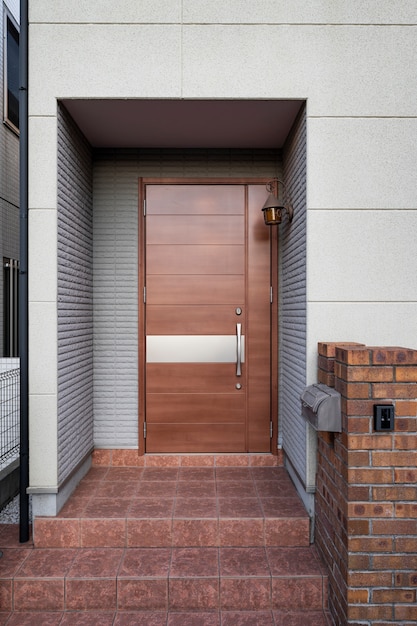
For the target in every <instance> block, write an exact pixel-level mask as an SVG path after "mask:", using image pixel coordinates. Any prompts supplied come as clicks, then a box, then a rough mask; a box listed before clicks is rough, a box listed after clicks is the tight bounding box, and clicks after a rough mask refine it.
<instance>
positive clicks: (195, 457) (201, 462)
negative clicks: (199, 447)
mask: <svg viewBox="0 0 417 626" xmlns="http://www.w3.org/2000/svg"><path fill="white" fill-rule="evenodd" d="M180 465H181V467H214V454H184V455H181V456H180Z"/></svg>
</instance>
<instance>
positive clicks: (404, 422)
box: [395, 402, 417, 433]
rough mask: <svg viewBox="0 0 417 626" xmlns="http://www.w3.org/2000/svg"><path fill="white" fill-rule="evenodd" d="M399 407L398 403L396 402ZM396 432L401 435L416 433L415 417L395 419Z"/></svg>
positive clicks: (416, 423) (416, 421)
mask: <svg viewBox="0 0 417 626" xmlns="http://www.w3.org/2000/svg"><path fill="white" fill-rule="evenodd" d="M396 404H397V405H398V402H396ZM395 430H396V431H397V432H401V433H415V432H416V430H417V419H416V418H415V417H398V415H397V417H396V418H395Z"/></svg>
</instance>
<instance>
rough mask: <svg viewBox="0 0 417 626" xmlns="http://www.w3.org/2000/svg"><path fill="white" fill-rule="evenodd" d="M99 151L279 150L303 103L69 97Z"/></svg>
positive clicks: (72, 110)
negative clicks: (164, 149)
mask: <svg viewBox="0 0 417 626" xmlns="http://www.w3.org/2000/svg"><path fill="white" fill-rule="evenodd" d="M62 102H63V104H64V105H65V107H66V109H67V110H68V111H69V113H70V114H71V116H72V118H73V119H74V121H75V122H76V124H77V125H78V127H79V128H80V130H81V131H82V132H83V134H84V135H85V137H86V138H87V140H88V141H89V143H90V144H91V146H93V147H96V148H181V149H183V148H194V149H196V148H206V149H207V148H211V149H213V148H217V149H223V148H229V149H230V148H235V149H238V148H240V149H245V148H246V149H249V148H250V149H262V148H273V149H279V148H282V146H283V145H284V142H285V139H286V137H287V136H288V133H289V131H290V129H291V127H292V125H293V123H294V120H295V118H296V116H297V114H298V112H299V110H300V108H301V106H302V104H303V102H304V101H303V100H99V99H98V100H96V99H63V100H62Z"/></svg>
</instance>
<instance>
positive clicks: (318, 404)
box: [300, 383, 342, 433]
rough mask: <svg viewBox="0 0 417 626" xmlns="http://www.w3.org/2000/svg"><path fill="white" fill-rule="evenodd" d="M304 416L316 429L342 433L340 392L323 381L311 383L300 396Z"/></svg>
mask: <svg viewBox="0 0 417 626" xmlns="http://www.w3.org/2000/svg"><path fill="white" fill-rule="evenodd" d="M300 399H301V412H302V415H303V417H305V419H306V420H307V421H308V422H309V423H310V424H311V426H313V428H315V429H316V430H326V431H330V432H335V433H340V432H341V431H342V414H341V402H340V393H339V392H338V391H336V390H335V389H333V388H332V387H328V386H327V385H324V384H323V383H317V384H315V385H309V386H308V387H306V388H305V389H304V391H303V393H302V394H301V396H300Z"/></svg>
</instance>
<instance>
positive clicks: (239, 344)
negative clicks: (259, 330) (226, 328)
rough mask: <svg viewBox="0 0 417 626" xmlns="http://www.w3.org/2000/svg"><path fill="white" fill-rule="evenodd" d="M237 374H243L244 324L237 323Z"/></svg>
mask: <svg viewBox="0 0 417 626" xmlns="http://www.w3.org/2000/svg"><path fill="white" fill-rule="evenodd" d="M236 376H242V324H236Z"/></svg>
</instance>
